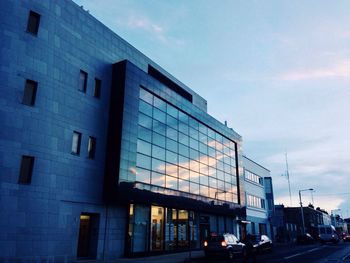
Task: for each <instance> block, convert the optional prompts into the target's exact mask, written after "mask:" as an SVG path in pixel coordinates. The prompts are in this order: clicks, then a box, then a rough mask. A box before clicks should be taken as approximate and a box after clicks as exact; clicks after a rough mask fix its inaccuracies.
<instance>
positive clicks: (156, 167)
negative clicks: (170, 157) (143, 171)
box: [152, 158, 165, 173]
mask: <svg viewBox="0 0 350 263" xmlns="http://www.w3.org/2000/svg"><path fill="white" fill-rule="evenodd" d="M152 170H153V171H155V172H158V173H165V162H164V161H161V160H158V159H154V158H152Z"/></svg>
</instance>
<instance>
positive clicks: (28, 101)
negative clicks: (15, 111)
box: [22, 79, 38, 106]
mask: <svg viewBox="0 0 350 263" xmlns="http://www.w3.org/2000/svg"><path fill="white" fill-rule="evenodd" d="M37 87H38V82H36V81H33V80H29V79H27V80H26V85H25V87H24V93H23V99H22V103H23V104H25V105H28V106H34V104H35V97H36V90H37Z"/></svg>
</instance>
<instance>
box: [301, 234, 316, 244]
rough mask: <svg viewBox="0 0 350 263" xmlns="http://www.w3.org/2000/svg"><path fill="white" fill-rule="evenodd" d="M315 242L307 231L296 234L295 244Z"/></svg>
mask: <svg viewBox="0 0 350 263" xmlns="http://www.w3.org/2000/svg"><path fill="white" fill-rule="evenodd" d="M315 242H316V240H315V239H314V238H313V237H312V236H311V235H310V234H309V233H305V234H303V235H299V236H297V244H299V245H308V244H313V243H315Z"/></svg>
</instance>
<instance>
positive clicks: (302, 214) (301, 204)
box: [299, 188, 314, 235]
mask: <svg viewBox="0 0 350 263" xmlns="http://www.w3.org/2000/svg"><path fill="white" fill-rule="evenodd" d="M313 190H314V189H312V188H309V189H302V190H299V202H300V210H301V222H302V224H303V230H302V234H303V235H304V234H305V222H304V211H303V203H302V202H301V192H304V191H313Z"/></svg>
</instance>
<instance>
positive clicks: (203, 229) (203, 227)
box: [199, 223, 210, 247]
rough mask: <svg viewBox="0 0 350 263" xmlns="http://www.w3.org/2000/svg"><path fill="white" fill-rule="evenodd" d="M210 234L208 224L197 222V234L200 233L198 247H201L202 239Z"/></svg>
mask: <svg viewBox="0 0 350 263" xmlns="http://www.w3.org/2000/svg"><path fill="white" fill-rule="evenodd" d="M209 234H210V224H206V223H200V224H199V235H200V241H201V244H200V247H203V243H204V240H206V239H207V238H208V237H209Z"/></svg>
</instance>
